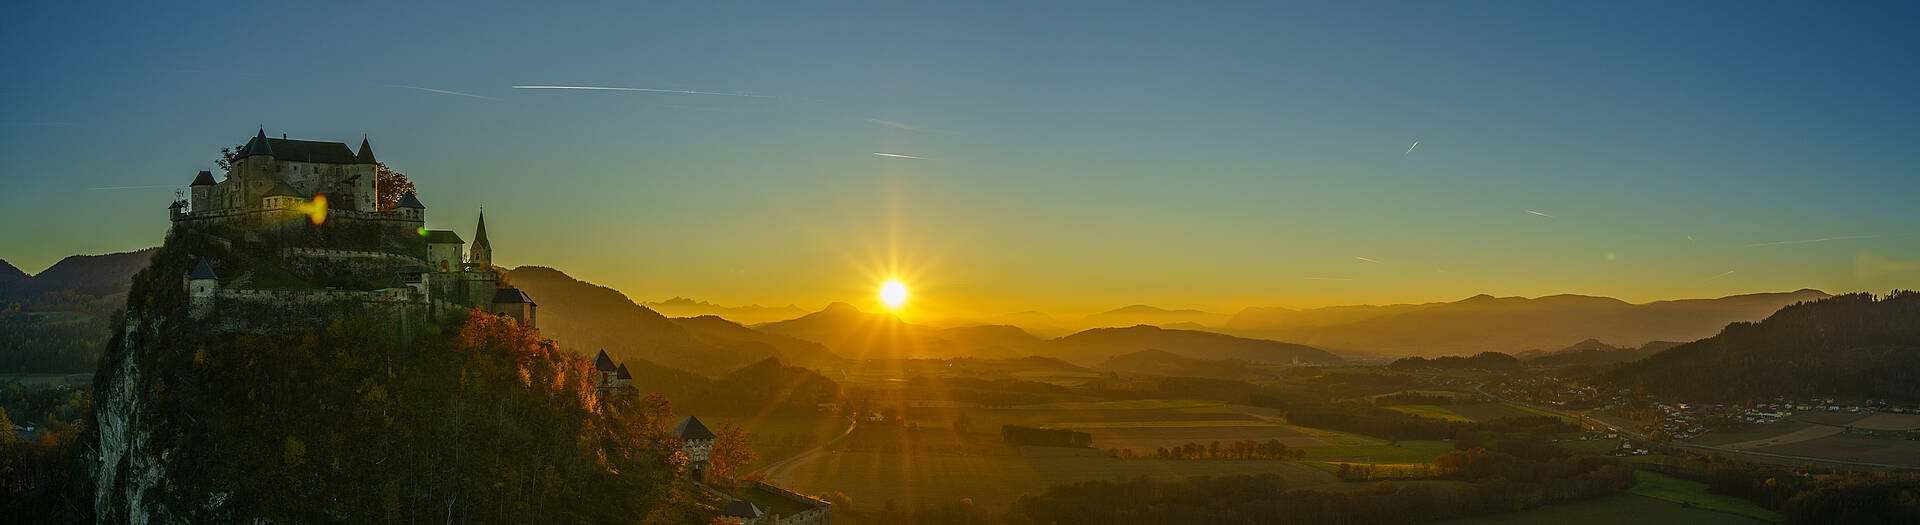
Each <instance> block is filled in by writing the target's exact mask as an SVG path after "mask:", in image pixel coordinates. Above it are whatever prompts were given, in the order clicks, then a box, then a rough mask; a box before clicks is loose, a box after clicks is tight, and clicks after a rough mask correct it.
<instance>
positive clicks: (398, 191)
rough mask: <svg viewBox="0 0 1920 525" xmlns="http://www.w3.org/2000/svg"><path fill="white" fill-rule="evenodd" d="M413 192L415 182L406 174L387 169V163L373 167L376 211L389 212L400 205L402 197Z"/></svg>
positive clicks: (376, 164)
mask: <svg viewBox="0 0 1920 525" xmlns="http://www.w3.org/2000/svg"><path fill="white" fill-rule="evenodd" d="M412 191H413V181H410V180H407V176H406V174H403V173H400V172H398V171H394V170H393V168H389V167H387V163H385V162H379V163H375V164H374V165H373V196H374V205H375V206H376V207H375V209H377V210H380V211H387V210H390V209H393V205H395V204H399V203H400V197H401V196H402V195H406V194H408V193H410V192H412Z"/></svg>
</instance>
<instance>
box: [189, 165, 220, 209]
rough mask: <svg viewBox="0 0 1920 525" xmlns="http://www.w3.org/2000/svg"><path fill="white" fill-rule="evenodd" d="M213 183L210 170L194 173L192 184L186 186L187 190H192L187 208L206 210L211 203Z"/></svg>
mask: <svg viewBox="0 0 1920 525" xmlns="http://www.w3.org/2000/svg"><path fill="white" fill-rule="evenodd" d="M213 184H214V182H213V172H211V171H206V170H200V173H199V174H197V175H194V177H193V184H190V185H188V186H187V189H188V191H191V192H192V196H191V197H190V199H191V200H189V201H188V202H189V205H188V206H189V207H188V209H190V210H192V211H194V212H203V211H207V210H208V209H209V207H211V206H212V205H213V204H212V200H213Z"/></svg>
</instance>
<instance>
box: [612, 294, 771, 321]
mask: <svg viewBox="0 0 1920 525" xmlns="http://www.w3.org/2000/svg"><path fill="white" fill-rule="evenodd" d="M640 306H645V307H647V308H648V309H651V310H653V311H655V312H660V315H665V316H667V317H700V316H703V315H713V316H719V317H722V318H726V319H732V320H734V321H738V322H741V323H747V324H752V323H764V322H769V321H778V320H781V319H792V318H794V317H798V316H801V315H805V314H806V313H807V311H806V310H802V309H800V307H798V306H794V305H786V306H760V305H757V304H750V305H747V306H721V305H718V304H714V303H710V302H706V301H696V300H693V299H688V298H685V297H674V298H672V299H667V300H665V301H656V302H649V303H641V304H640Z"/></svg>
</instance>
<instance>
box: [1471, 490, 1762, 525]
mask: <svg viewBox="0 0 1920 525" xmlns="http://www.w3.org/2000/svg"><path fill="white" fill-rule="evenodd" d="M1629 516H1630V517H1631V518H1628V519H1625V520H1623V519H1622V518H1623V517H1629ZM1623 521H1624V522H1630V523H1671V524H1684V525H1756V524H1759V523H1764V522H1763V521H1761V520H1756V519H1753V518H1749V517H1745V516H1739V515H1735V514H1728V513H1725V512H1717V511H1712V510H1707V509H1700V508H1688V507H1684V506H1681V505H1680V504H1678V503H1674V502H1671V501H1666V500H1661V499H1657V498H1650V497H1647V496H1641V495H1637V494H1632V493H1625V494H1616V495H1613V496H1607V497H1604V498H1595V499H1590V500H1586V501H1578V502H1573V503H1567V504H1564V505H1552V506H1547V507H1540V508H1536V509H1529V510H1523V511H1519V512H1509V513H1506V514H1495V515H1491V516H1479V517H1473V518H1467V519H1460V520H1453V521H1445V522H1441V523H1440V525H1613V524H1616V523H1622V522H1623Z"/></svg>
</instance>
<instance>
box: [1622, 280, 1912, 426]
mask: <svg viewBox="0 0 1920 525" xmlns="http://www.w3.org/2000/svg"><path fill="white" fill-rule="evenodd" d="M1915 377H1920V292H1895V293H1894V294H1892V295H1890V296H1887V297H1885V298H1880V299H1876V298H1874V297H1873V296H1871V295H1868V294H1846V295H1840V296H1836V297H1832V298H1828V299H1825V300H1821V301H1816V302H1810V303H1805V304H1797V305H1793V306H1789V307H1786V308H1783V309H1781V310H1780V311H1779V312H1777V313H1774V314H1773V315H1772V316H1770V317H1767V318H1766V320H1764V321H1760V322H1758V323H1745V322H1742V323H1733V324H1730V325H1727V327H1726V329H1725V330H1723V331H1721V332H1720V334H1719V335H1715V336H1713V337H1710V338H1707V339H1703V340H1699V341H1694V342H1691V343H1687V344H1683V345H1680V346H1676V347H1673V348H1671V349H1668V350H1666V351H1664V352H1660V353H1658V354H1654V355H1653V356H1652V357H1648V358H1646V359H1642V360H1640V361H1636V362H1633V363H1631V364H1628V365H1626V366H1623V367H1621V368H1619V369H1616V370H1613V371H1610V372H1607V373H1605V374H1602V375H1601V376H1600V377H1599V379H1598V381H1599V382H1601V383H1605V384H1611V385H1615V386H1619V387H1624V388H1634V389H1644V390H1646V391H1649V392H1655V393H1660V394H1666V395H1674V396H1679V397H1681V398H1683V399H1690V400H1702V401H1706V400H1719V401H1735V402H1737V401H1746V400H1754V399H1770V398H1773V397H1775V396H1783V395H1784V396H1795V397H1800V396H1815V395H1820V396H1839V397H1859V398H1870V399H1897V400H1904V401H1907V402H1913V401H1920V382H1915V381H1914V379H1913V378H1915Z"/></svg>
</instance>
